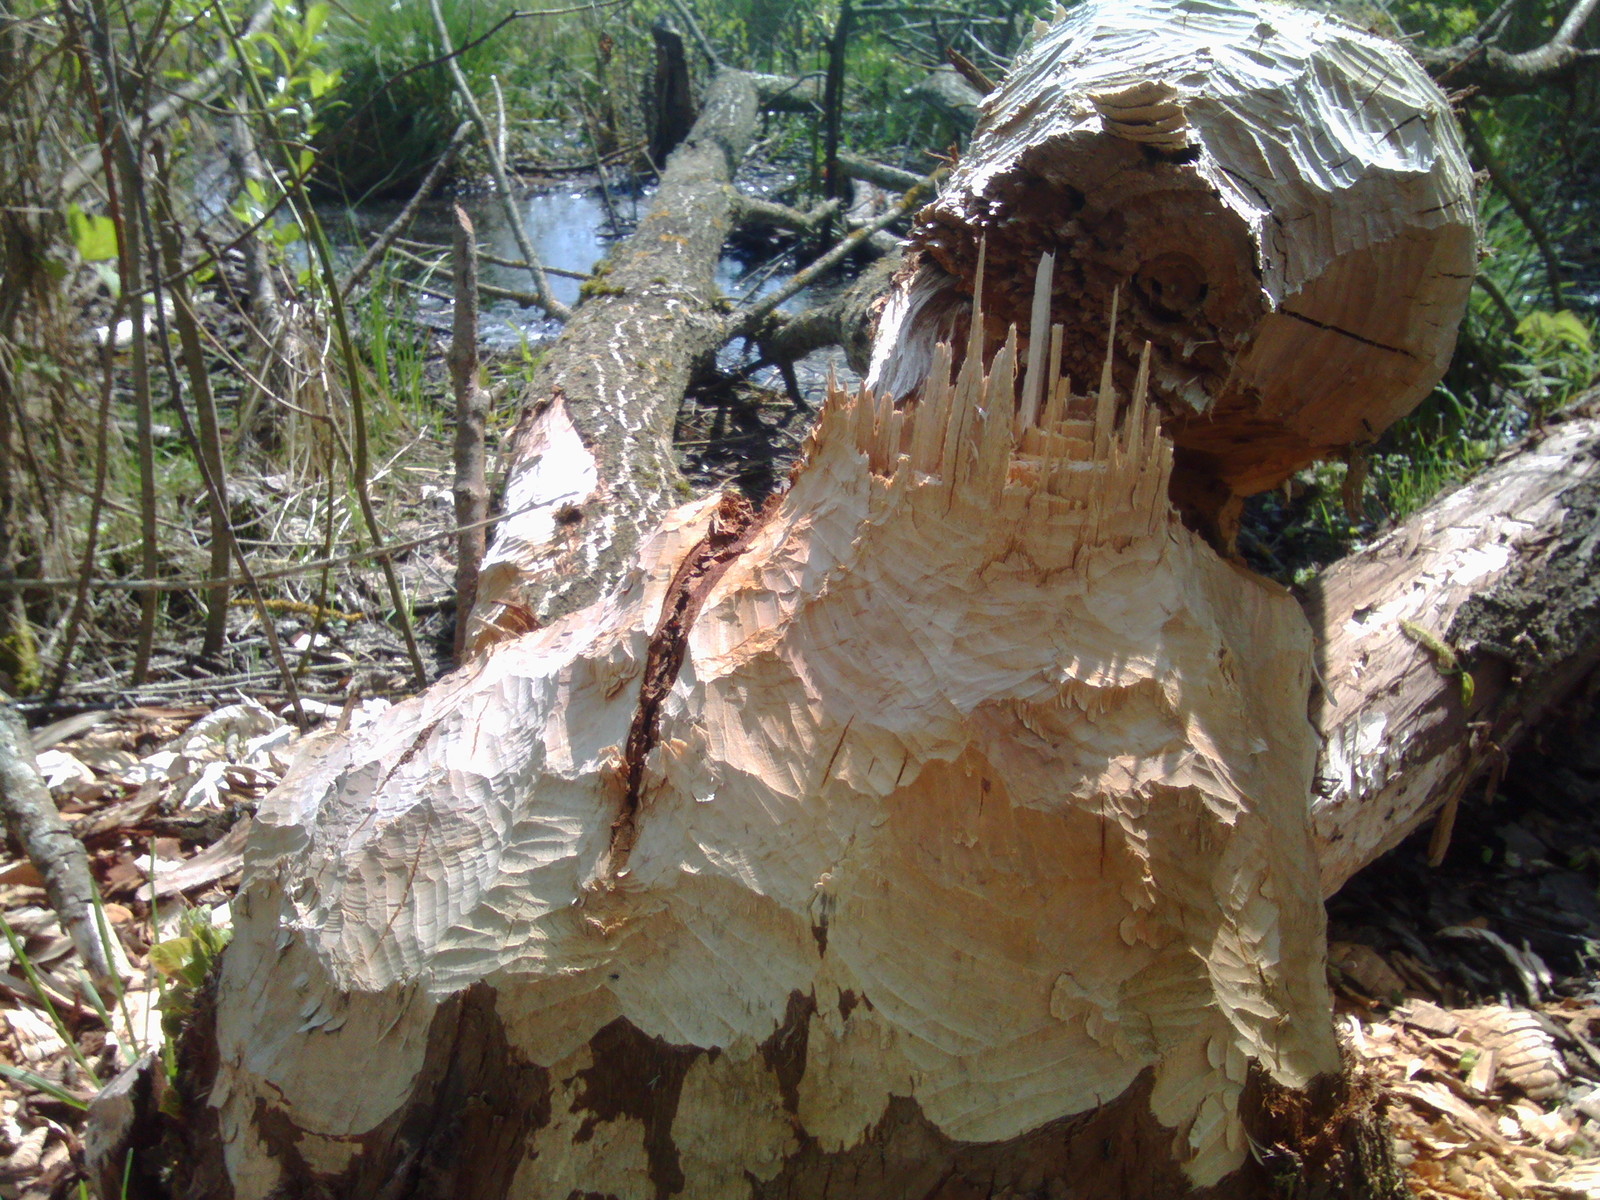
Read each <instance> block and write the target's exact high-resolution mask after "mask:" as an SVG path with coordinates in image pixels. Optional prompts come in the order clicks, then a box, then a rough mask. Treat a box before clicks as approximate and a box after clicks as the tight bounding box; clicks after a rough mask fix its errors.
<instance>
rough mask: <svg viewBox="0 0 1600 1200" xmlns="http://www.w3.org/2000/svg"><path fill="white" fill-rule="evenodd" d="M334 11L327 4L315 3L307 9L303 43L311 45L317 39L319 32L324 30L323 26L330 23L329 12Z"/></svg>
mask: <svg viewBox="0 0 1600 1200" xmlns="http://www.w3.org/2000/svg"><path fill="white" fill-rule="evenodd" d="M330 11H332V10H331V9H330V7H329V6H328V5H326V4H313V5H311V6H310V7H308V8H307V9H306V19H305V24H304V26H303V27H302V29H301V33H300V37H301V39H302V41H301V45H303V46H306V47H310V45H311V43H312V42H313V41H315V40H316V37H317V34H319V33H321V32H322V27H323V26H324V25H326V24H327V23H328V13H329V12H330Z"/></svg>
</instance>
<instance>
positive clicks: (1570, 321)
mask: <svg viewBox="0 0 1600 1200" xmlns="http://www.w3.org/2000/svg"><path fill="white" fill-rule="evenodd" d="M1517 336H1518V337H1520V338H1522V339H1523V340H1524V341H1529V342H1533V343H1534V344H1536V345H1540V346H1549V347H1554V346H1569V347H1571V348H1572V349H1574V350H1579V351H1582V352H1583V353H1585V354H1587V353H1589V352H1590V351H1592V350H1593V349H1594V334H1593V331H1592V330H1590V328H1589V327H1588V326H1587V325H1585V324H1584V323H1583V319H1582V318H1581V317H1579V316H1578V314H1577V313H1575V312H1572V311H1571V310H1567V311H1565V312H1542V311H1541V312H1531V313H1529V314H1528V315H1527V316H1525V317H1523V318H1522V320H1520V321H1518V322H1517Z"/></svg>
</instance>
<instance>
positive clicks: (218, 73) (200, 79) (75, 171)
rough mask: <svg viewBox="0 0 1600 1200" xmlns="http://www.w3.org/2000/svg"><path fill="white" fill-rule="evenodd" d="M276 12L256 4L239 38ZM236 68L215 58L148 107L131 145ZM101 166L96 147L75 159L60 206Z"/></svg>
mask: <svg viewBox="0 0 1600 1200" xmlns="http://www.w3.org/2000/svg"><path fill="white" fill-rule="evenodd" d="M276 11H277V5H276V4H274V3H273V0H266V3H264V4H261V5H258V6H257V8H256V10H255V11H254V12H253V13H251V14H250V20H249V21H248V22H247V23H246V25H245V27H244V31H243V32H242V33H241V34H240V36H241V37H242V38H244V39H245V40H246V41H248V40H249V39H251V38H253V37H255V36H256V34H258V33H260V32H261V31H262V30H263V29H265V28H266V27H267V25H268V24H269V23H270V22H271V20H272V15H273V13H275V12H276ZM237 65H238V62H237V60H236V59H234V58H232V57H222V58H219V59H218V60H217V62H215V63H213V64H212V65H211V66H210V67H208V68H207V69H206V70H204V71H202V72H201V73H200V74H198V75H196V76H195V77H194V78H193V79H191V80H190V81H189V82H188V83H186V84H184V85H183V86H182V87H180V88H178V89H177V90H176V91H174V92H172V93H171V94H170V95H168V96H167V98H166V99H165V100H163V101H162V102H161V103H160V104H157V105H156V106H155V107H154V108H152V109H151V110H150V112H149V114H148V115H147V116H146V117H145V118H144V120H142V121H140V122H139V123H138V124H137V126H136V127H135V128H134V129H133V130H132V131H131V132H130V136H131V137H132V138H133V139H134V142H135V144H136V145H143V143H144V141H145V139H146V138H147V137H148V136H149V135H150V133H151V131H153V130H156V129H159V128H160V127H161V126H162V125H164V124H166V123H167V122H168V121H170V120H171V119H172V118H173V117H174V116H176V115H177V114H178V113H180V112H182V111H183V110H184V109H185V108H187V107H188V106H189V105H191V104H194V103H197V102H199V101H201V100H204V99H206V98H207V97H208V96H210V95H212V94H213V93H214V92H216V90H217V88H218V87H220V86H221V85H222V81H223V80H224V79H226V78H227V77H228V76H229V75H230V74H231V73H232V72H233V70H234V69H235V67H237ZM103 163H104V158H103V157H102V155H101V153H100V147H99V146H98V145H96V146H94V147H91V148H90V149H88V150H86V151H84V152H83V153H82V154H80V155H79V156H78V158H77V161H76V162H74V163H73V164H72V165H71V166H70V167H68V168H67V169H66V171H65V172H64V173H63V175H62V177H61V202H62V204H63V205H64V204H66V202H67V201H69V200H71V199H72V198H73V197H74V196H76V195H77V194H78V193H79V192H81V191H83V189H84V188H86V187H88V186H89V182H90V181H91V180H92V179H94V177H95V176H96V175H97V174H99V172H100V168H101V166H102V165H103Z"/></svg>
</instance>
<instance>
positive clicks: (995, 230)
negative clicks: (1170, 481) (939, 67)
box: [869, 0, 1476, 548]
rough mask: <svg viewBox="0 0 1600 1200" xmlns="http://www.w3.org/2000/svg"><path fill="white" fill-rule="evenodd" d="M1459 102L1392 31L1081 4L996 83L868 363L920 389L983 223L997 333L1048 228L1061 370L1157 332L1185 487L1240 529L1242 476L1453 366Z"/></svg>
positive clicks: (1159, 368)
mask: <svg viewBox="0 0 1600 1200" xmlns="http://www.w3.org/2000/svg"><path fill="white" fill-rule="evenodd" d="M1470 174H1471V171H1470V168H1469V166H1468V164H1467V160H1466V156H1465V155H1464V153H1463V151H1462V148H1461V144H1460V137H1459V134H1458V132H1457V130H1456V128H1455V125H1454V123H1453V122H1452V120H1451V118H1450V113H1449V107H1448V105H1447V103H1446V101H1445V98H1444V96H1443V95H1442V94H1441V93H1440V92H1439V90H1438V88H1436V87H1435V86H1434V85H1433V83H1432V82H1431V81H1430V80H1429V79H1428V77H1427V76H1426V75H1425V74H1424V73H1423V71H1422V69H1421V68H1420V67H1418V66H1417V64H1416V63H1415V62H1413V61H1412V60H1411V59H1410V58H1409V57H1408V56H1406V55H1405V54H1403V53H1401V52H1398V51H1397V50H1396V48H1395V47H1394V46H1393V45H1392V44H1391V43H1388V42H1385V41H1383V40H1382V39H1379V38H1376V37H1373V36H1371V35H1368V34H1364V33H1360V32H1357V31H1356V30H1353V29H1350V28H1349V27H1347V26H1344V25H1342V24H1339V23H1338V22H1335V21H1333V20H1331V19H1328V18H1324V17H1322V16H1319V15H1316V14H1312V13H1308V12H1303V11H1296V10H1293V9H1288V8H1282V7H1278V6H1275V5H1272V4H1269V3H1237V4H1233V3H1230V4H1217V5H1213V4H1205V5H1194V4H1189V3H1185V2H1183V0H1164V2H1163V0H1145V2H1143V3H1138V4H1123V3H1111V2H1105V3H1098V4H1095V3H1091V4H1086V5H1083V6H1080V7H1079V8H1077V9H1076V10H1074V12H1073V14H1072V15H1071V16H1069V17H1068V18H1067V19H1065V20H1064V21H1062V22H1060V23H1059V24H1057V25H1056V26H1055V27H1054V28H1053V29H1051V30H1049V31H1048V32H1047V33H1044V34H1042V35H1041V36H1040V37H1039V38H1038V39H1037V40H1036V41H1035V43H1034V44H1033V45H1032V46H1031V47H1030V48H1029V49H1028V50H1027V51H1025V52H1024V54H1023V55H1022V57H1021V59H1020V60H1019V61H1018V63H1017V66H1016V68H1015V69H1014V70H1013V71H1012V73H1011V75H1010V76H1009V77H1008V78H1007V80H1006V81H1005V83H1003V84H1002V85H1001V87H1000V88H999V89H998V90H997V91H995V92H994V93H992V94H991V95H990V96H989V97H988V98H987V99H986V100H985V101H984V107H983V119H982V121H981V122H980V124H979V128H978V131H977V132H976V134H975V135H974V137H973V141H972V146H971V149H970V151H969V152H968V155H967V157H966V158H965V159H963V161H962V163H961V165H960V167H959V168H958V169H957V171H956V173H955V175H954V176H953V177H952V180H951V184H950V187H949V188H948V189H946V191H945V193H944V195H943V196H942V197H941V198H940V200H939V201H938V202H937V203H935V204H933V205H930V206H929V209H928V210H927V211H926V212H925V213H924V215H923V218H922V219H921V221H920V222H919V228H918V229H917V230H916V231H915V233H914V234H913V237H912V242H911V250H910V254H911V257H912V259H913V261H914V262H915V270H914V271H913V272H911V273H909V274H908V276H907V277H906V278H905V280H904V281H903V283H902V286H901V287H900V288H899V289H898V290H897V292H896V293H895V295H894V296H893V297H892V298H891V300H890V302H889V306H888V308H887V309H886V311H885V314H884V317H883V336H881V337H880V338H879V340H878V351H877V353H878V354H879V355H880V357H881V360H882V361H880V362H879V363H877V364H875V370H874V372H873V375H872V377H871V379H870V380H869V382H871V383H873V384H874V385H875V386H879V387H883V388H887V389H888V390H890V391H891V392H893V394H894V395H896V396H912V395H915V394H916V391H917V388H918V386H919V385H920V383H921V379H922V372H923V371H924V370H926V369H927V366H928V364H929V362H930V361H931V358H932V353H933V347H934V345H935V344H936V343H937V342H939V341H942V340H947V339H949V338H952V337H954V338H956V339H957V341H959V340H960V339H961V337H962V336H963V331H964V329H965V326H966V323H967V322H968V321H969V320H970V314H971V308H972V280H973V274H974V269H975V264H976V261H977V256H978V250H979V246H980V244H981V243H986V244H987V253H988V261H989V268H990V270H989V279H990V281H991V283H990V286H989V288H988V291H987V294H986V295H985V296H984V297H983V303H984V310H985V312H986V313H987V314H988V317H989V321H990V325H991V329H990V336H991V337H997V336H999V335H1000V333H1001V331H1003V330H1004V328H1005V327H1006V326H1007V325H1008V324H1011V323H1016V324H1018V325H1019V326H1021V327H1024V328H1025V327H1026V326H1027V324H1028V317H1027V314H1028V312H1029V310H1030V308H1031V305H1032V303H1033V297H1032V290H1031V289H1032V280H1033V264H1034V263H1035V262H1036V261H1037V260H1038V257H1039V255H1040V254H1042V253H1047V252H1048V253H1054V254H1056V256H1057V267H1056V272H1055V278H1054V283H1053V298H1052V302H1053V305H1054V308H1055V312H1056V318H1057V320H1064V321H1066V322H1067V324H1068V330H1067V338H1066V343H1065V345H1064V346H1063V355H1062V363H1063V369H1064V370H1066V371H1067V373H1068V374H1070V375H1072V376H1073V377H1074V378H1077V379H1088V378H1093V377H1094V376H1095V374H1096V373H1097V372H1098V371H1099V369H1100V357H1101V355H1102V354H1103V353H1104V348H1105V345H1106V334H1107V328H1108V324H1109V322H1108V314H1109V313H1110V312H1111V309H1112V296H1113V293H1118V294H1120V297H1121V305H1120V318H1119V320H1118V322H1117V331H1118V340H1119V343H1120V347H1119V348H1120V349H1121V351H1122V354H1121V361H1119V363H1118V364H1117V368H1116V370H1117V377H1118V379H1119V380H1120V381H1122V383H1123V384H1124V386H1126V383H1127V381H1128V380H1129V379H1131V376H1132V372H1133V369H1134V363H1135V361H1136V360H1137V357H1138V353H1139V350H1140V348H1141V347H1143V346H1144V345H1145V344H1146V343H1147V342H1148V343H1149V344H1150V345H1151V346H1152V347H1153V357H1152V366H1151V389H1152V392H1153V394H1154V396H1155V398H1156V401H1157V403H1158V405H1159V406H1160V408H1161V410H1162V414H1163V425H1164V427H1165V429H1166V431H1167V433H1168V435H1169V436H1170V437H1172V439H1173V440H1174V442H1175V443H1176V446H1177V472H1176V474H1175V476H1174V500H1175V501H1177V502H1178V503H1179V505H1180V507H1181V508H1182V509H1183V510H1184V512H1185V516H1186V518H1187V519H1189V520H1190V522H1191V524H1193V525H1194V526H1196V527H1197V528H1200V529H1202V530H1204V531H1205V532H1207V533H1208V535H1210V536H1211V537H1212V538H1213V540H1214V541H1216V542H1217V543H1218V544H1219V545H1222V546H1224V547H1225V548H1231V543H1232V537H1233V533H1234V531H1235V530H1236V527H1237V516H1238V511H1239V503H1240V502H1239V498H1240V497H1242V496H1245V495H1249V494H1251V493H1253V492H1258V491H1261V490H1264V489H1266V488H1269V487H1273V486H1275V485H1276V484H1278V483H1280V482H1282V480H1283V479H1285V478H1286V477H1287V476H1288V475H1289V474H1290V473H1291V472H1292V471H1294V470H1296V469H1298V468H1299V467H1301V466H1303V465H1304V464H1306V463H1307V462H1310V461H1312V460H1314V459H1316V458H1319V457H1324V456H1326V455H1329V454H1331V453H1334V452H1336V451H1337V450H1339V449H1340V448H1342V447H1346V446H1350V445H1358V444H1362V443H1366V442H1369V441H1371V440H1372V439H1374V438H1375V437H1376V436H1377V435H1378V434H1379V433H1380V432H1382V430H1383V429H1385V428H1387V427H1388V425H1389V424H1391V423H1392V422H1393V421H1394V420H1395V419H1396V418H1398V417H1400V416H1403V415H1404V414H1405V413H1407V412H1409V411H1410V410H1411V408H1412V407H1414V406H1415V405H1416V403H1417V402H1418V401H1419V400H1421V399H1422V397H1423V396H1425V395H1426V394H1427V392H1428V390H1429V389H1430V388H1431V387H1432V386H1433V384H1434V382H1435V381H1436V380H1437V379H1438V378H1439V376H1440V374H1441V373H1442V372H1443V369H1444V366H1445V363H1446V361H1447V360H1448V358H1449V356H1450V352H1451V350H1452V348H1453V347H1454V345H1455V337H1456V326H1457V323H1458V322H1459V320H1460V318H1461V313H1462V311H1463V308H1464V306H1465V304H1466V297H1467V291H1468V288H1469V287H1470V285H1471V280H1472V276H1473V274H1474V273H1475V270H1476V228H1475V219H1474V215H1473V205H1472V198H1471V187H1470Z"/></svg>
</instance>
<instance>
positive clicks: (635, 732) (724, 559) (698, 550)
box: [607, 493, 760, 875]
mask: <svg viewBox="0 0 1600 1200" xmlns="http://www.w3.org/2000/svg"><path fill="white" fill-rule="evenodd" d="M759 527H760V514H758V513H756V512H755V510H753V509H752V508H751V507H750V503H749V501H747V500H745V499H744V497H742V496H740V495H737V494H735V493H729V494H727V495H725V496H723V498H722V502H721V504H719V505H718V507H717V512H716V515H715V516H714V517H713V518H712V522H711V530H710V532H709V533H707V534H706V536H705V537H704V538H702V539H701V540H700V542H699V543H698V544H697V545H696V546H695V547H694V549H692V550H691V551H689V553H688V554H687V555H685V556H684V559H683V562H681V563H680V564H679V565H678V570H677V573H676V574H675V575H674V576H673V579H672V583H671V585H670V586H668V588H667V595H666V598H665V600H663V601H662V605H661V623H660V624H659V625H658V626H656V631H655V634H654V635H653V636H652V637H651V639H650V648H649V650H647V651H646V652H645V666H644V678H643V680H642V681H641V683H640V685H639V707H638V709H637V710H636V711H635V713H634V715H633V723H632V725H631V726H630V727H629V729H628V740H627V743H626V745H625V746H624V748H623V777H624V778H625V780H626V781H627V790H626V792H625V793H624V794H623V798H622V812H621V813H620V814H619V815H618V817H617V819H616V821H615V822H613V823H612V826H611V847H610V852H609V855H608V859H607V869H608V871H609V872H610V873H611V874H612V875H615V874H617V873H619V872H621V871H622V870H625V869H626V866H627V861H628V854H629V852H630V851H631V850H632V849H633V843H634V841H635V840H636V838H637V836H638V829H637V818H638V814H639V809H640V807H641V805H642V804H643V792H644V771H645V763H646V761H647V760H648V759H649V757H650V751H652V750H654V749H655V747H656V743H657V742H659V741H660V740H661V706H662V705H663V704H664V703H666V699H667V696H668V694H669V693H670V692H671V691H672V685H673V684H674V683H675V682H677V679H678V673H679V672H680V671H682V670H683V657H684V655H685V654H686V653H687V652H688V649H689V631H690V630H691V629H692V628H693V627H694V621H695V618H696V617H698V616H699V615H700V606H701V605H702V604H704V603H705V598H706V596H707V594H708V593H710V591H711V589H712V588H713V587H714V586H716V582H717V580H719V579H721V578H722V575H723V573H724V572H725V571H726V570H727V569H728V567H729V566H730V565H731V564H732V562H733V560H734V559H736V558H738V557H739V555H740V554H741V553H743V551H744V549H745V548H746V547H747V546H748V545H749V544H750V536H751V535H752V534H753V533H754V532H755V531H756V530H757V529H758V528H759Z"/></svg>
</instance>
